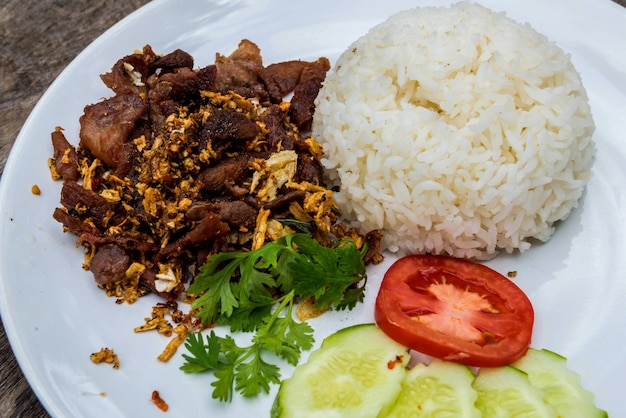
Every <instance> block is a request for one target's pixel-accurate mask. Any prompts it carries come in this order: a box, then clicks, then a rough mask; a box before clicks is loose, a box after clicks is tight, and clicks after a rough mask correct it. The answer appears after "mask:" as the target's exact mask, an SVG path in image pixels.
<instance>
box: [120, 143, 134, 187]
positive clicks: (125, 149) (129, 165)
mask: <svg viewBox="0 0 626 418" xmlns="http://www.w3.org/2000/svg"><path fill="white" fill-rule="evenodd" d="M118 155H119V158H118V160H117V167H116V168H115V176H116V177H118V178H121V179H123V178H124V177H127V176H129V175H130V174H131V172H132V169H133V167H135V165H136V164H137V162H138V160H139V151H138V150H137V147H136V146H135V144H134V143H132V142H126V143H124V144H122V147H121V149H120V152H119V154H118ZM133 174H134V173H133Z"/></svg>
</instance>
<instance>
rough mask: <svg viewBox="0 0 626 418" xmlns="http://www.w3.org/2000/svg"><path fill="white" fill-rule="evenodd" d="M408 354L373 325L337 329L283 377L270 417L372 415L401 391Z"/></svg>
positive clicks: (391, 401) (345, 417) (389, 402)
mask: <svg viewBox="0 0 626 418" xmlns="http://www.w3.org/2000/svg"><path fill="white" fill-rule="evenodd" d="M409 357H410V356H409V350H408V348H407V347H404V346H403V345H401V344H398V343H396V342H395V341H393V340H392V339H391V338H389V337H388V336H387V335H385V333H383V332H382V331H381V330H380V329H379V328H378V327H377V326H376V325H374V324H364V325H355V326H352V327H348V328H344V329H342V330H339V331H337V332H336V333H335V334H332V335H330V336H329V337H327V338H326V339H325V340H324V341H323V342H322V346H321V347H320V348H319V349H318V350H315V351H314V352H312V353H311V356H310V357H309V360H308V361H307V362H306V363H304V364H301V365H299V366H297V367H296V369H295V370H294V373H293V376H292V377H290V378H289V379H286V380H283V382H282V383H281V385H280V389H279V390H278V395H277V396H276V399H275V401H274V405H273V406H272V411H271V417H272V418H289V417H298V418H306V417H320V418H322V417H323V418H331V417H342V418H349V417H358V418H367V417H372V418H375V417H377V416H378V414H379V413H380V412H381V410H386V409H388V408H389V407H390V405H391V404H392V403H393V401H394V400H395V399H396V397H397V395H398V393H399V392H400V384H401V382H402V379H403V378H404V376H405V373H406V365H407V363H408V361H409Z"/></svg>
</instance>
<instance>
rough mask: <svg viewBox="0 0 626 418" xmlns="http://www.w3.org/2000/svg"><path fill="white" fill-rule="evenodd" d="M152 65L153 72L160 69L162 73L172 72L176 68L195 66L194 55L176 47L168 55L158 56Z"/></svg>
mask: <svg viewBox="0 0 626 418" xmlns="http://www.w3.org/2000/svg"><path fill="white" fill-rule="evenodd" d="M151 67H152V71H153V72H154V71H155V70H157V69H160V70H161V74H164V73H166V72H171V71H173V70H174V69H176V68H182V67H187V68H193V57H192V56H191V55H190V54H189V53H187V52H185V51H183V50H182V49H176V50H174V51H172V52H170V53H169V54H167V55H163V56H162V57H159V58H157V59H156V60H155V61H154V62H153V63H152V66H151Z"/></svg>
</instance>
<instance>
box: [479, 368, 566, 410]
mask: <svg viewBox="0 0 626 418" xmlns="http://www.w3.org/2000/svg"><path fill="white" fill-rule="evenodd" d="M472 386H474V388H475V389H476V390H477V391H478V399H477V400H476V407H477V408H478V409H479V410H480V411H481V412H482V414H483V416H484V417H488V418H491V417H498V418H499V417H501V418H510V417H525V418H543V417H551V418H556V417H557V413H556V410H555V409H554V408H553V407H552V406H550V405H548V404H547V403H545V402H544V401H543V392H542V391H541V390H540V389H538V388H536V387H534V386H533V385H531V384H530V380H529V379H528V375H526V373H524V372H523V371H521V370H519V369H516V368H515V367H511V366H504V367H497V368H482V369H480V370H479V372H478V375H477V376H476V379H474V383H473V384H472Z"/></svg>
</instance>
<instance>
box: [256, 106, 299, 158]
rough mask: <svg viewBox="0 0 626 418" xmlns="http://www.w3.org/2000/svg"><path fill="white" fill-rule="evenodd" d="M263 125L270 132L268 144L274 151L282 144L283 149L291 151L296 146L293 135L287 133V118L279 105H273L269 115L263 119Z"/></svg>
mask: <svg viewBox="0 0 626 418" xmlns="http://www.w3.org/2000/svg"><path fill="white" fill-rule="evenodd" d="M263 123H264V124H265V127H266V128H267V130H268V131H269V132H268V134H267V144H268V145H269V146H270V147H271V148H272V149H277V148H278V145H279V144H280V145H281V147H282V149H286V150H291V149H293V146H294V138H293V135H288V134H287V132H289V131H288V129H287V117H286V115H285V112H283V111H282V110H281V109H280V107H278V105H275V104H274V105H271V106H270V108H269V110H268V112H267V114H266V115H265V116H264V117H263Z"/></svg>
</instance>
